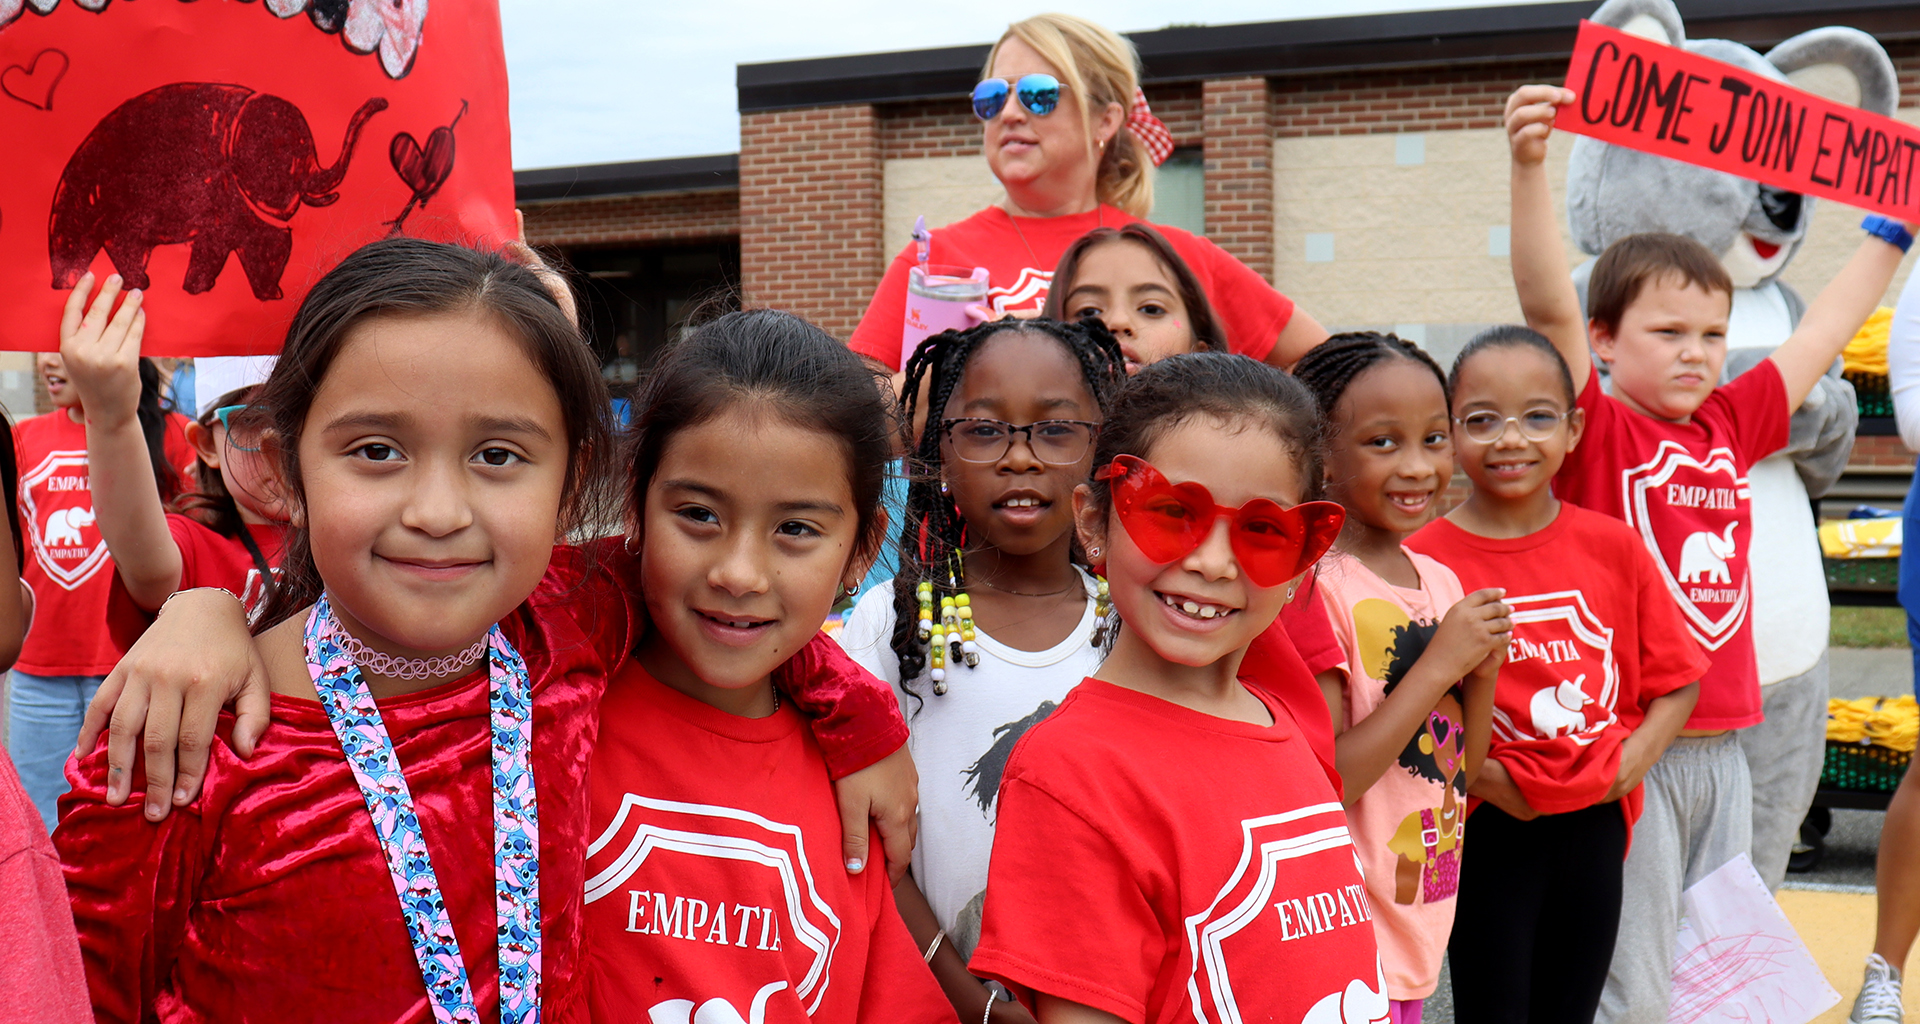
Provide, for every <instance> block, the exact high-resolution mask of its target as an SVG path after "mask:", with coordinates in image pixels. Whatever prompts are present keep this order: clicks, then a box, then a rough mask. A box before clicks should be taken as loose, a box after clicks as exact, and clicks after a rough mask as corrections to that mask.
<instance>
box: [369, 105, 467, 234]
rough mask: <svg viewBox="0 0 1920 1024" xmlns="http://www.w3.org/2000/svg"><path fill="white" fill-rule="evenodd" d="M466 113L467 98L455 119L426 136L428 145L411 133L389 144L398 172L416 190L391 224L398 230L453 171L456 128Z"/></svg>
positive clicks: (391, 156)
mask: <svg viewBox="0 0 1920 1024" xmlns="http://www.w3.org/2000/svg"><path fill="white" fill-rule="evenodd" d="M465 116H467V101H466V100H461V101H460V112H459V113H458V114H455V115H453V120H452V121H450V122H448V123H446V124H443V125H441V126H440V127H438V128H435V129H434V130H433V131H432V132H430V133H428V135H427V145H426V147H425V148H424V149H423V148H421V146H420V143H419V142H418V141H417V140H416V139H414V137H413V134H412V133H411V132H401V133H399V134H398V135H395V136H394V137H393V141H392V142H391V143H388V144H387V159H388V160H389V161H391V162H392V163H393V170H394V173H395V174H398V175H400V180H401V181H404V182H406V183H407V187H408V188H410V189H412V190H413V198H411V199H409V200H407V206H406V209H404V210H401V211H400V216H398V217H395V218H394V219H393V220H392V221H390V222H389V223H391V224H392V225H393V229H394V230H395V231H399V230H400V228H401V226H402V225H404V224H405V223H406V220H407V215H408V214H410V213H412V212H413V211H414V209H415V208H416V207H420V206H425V205H426V204H427V200H428V199H431V198H433V194H434V193H435V192H438V191H440V186H441V185H444V184H446V181H447V176H448V175H450V174H452V173H453V156H454V149H453V146H454V143H453V129H454V127H455V126H456V125H458V124H459V123H460V119H461V118H463V117H465Z"/></svg>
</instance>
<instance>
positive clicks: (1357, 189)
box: [1273, 128, 1583, 355]
mask: <svg viewBox="0 0 1920 1024" xmlns="http://www.w3.org/2000/svg"><path fill="white" fill-rule="evenodd" d="M1403 138H1404V139H1407V140H1409V143H1403V142H1402V141H1401V140H1402V139H1403ZM1415 139H1417V140H1418V141H1417V143H1412V142H1411V140H1415ZM1408 144H1414V145H1418V147H1419V148H1420V149H1421V150H1422V160H1421V162H1419V163H1416V164H1402V163H1399V162H1398V156H1397V154H1398V151H1399V147H1400V146H1402V145H1408ZM1551 153H1552V155H1551V157H1550V160H1549V167H1548V169H1549V177H1550V179H1551V180H1552V182H1553V187H1554V194H1555V196H1563V195H1564V194H1565V184H1566V169H1567V147H1566V146H1564V145H1558V146H1555V147H1554V148H1553V150H1552V151H1551ZM1273 164H1274V170H1273V176H1274V186H1273V196H1274V198H1273V205H1274V283H1275V284H1276V285H1277V286H1278V287H1279V289H1280V290H1281V291H1283V292H1285V293H1287V294H1288V295H1289V296H1291V297H1292V298H1293V300H1294V301H1295V302H1297V303H1299V304H1300V307H1301V308H1302V309H1305V310H1307V311H1308V312H1310V313H1312V314H1313V316H1314V317H1315V318H1316V319H1318V320H1319V321H1320V322H1321V323H1324V324H1326V325H1327V326H1329V327H1332V328H1335V329H1338V328H1342V327H1387V328H1394V327H1400V326H1404V325H1424V335H1425V342H1426V343H1427V344H1428V346H1429V347H1430V348H1433V349H1435V350H1436V352H1438V353H1440V354H1443V355H1447V354H1450V353H1451V352H1452V351H1454V350H1456V349H1457V347H1458V344H1459V343H1460V342H1462V341H1464V340H1465V339H1464V335H1465V334H1466V333H1470V332H1471V331H1472V330H1476V329H1478V328H1479V327H1480V326H1482V325H1485V324H1490V323H1499V322H1503V321H1511V320H1514V319H1515V318H1517V317H1518V316H1519V306H1518V304H1517V303H1516V302H1515V300H1514V296H1513V277H1512V272H1511V270H1510V268H1509V263H1508V260H1507V257H1505V256H1504V255H1493V254H1492V250H1490V248H1489V231H1490V229H1503V230H1504V229H1505V228H1506V226H1507V224H1508V221H1509V220H1510V217H1509V206H1508V190H1507V145H1506V137H1505V134H1504V133H1503V132H1502V131H1501V130H1499V129H1497V128H1496V129H1485V128H1482V129H1469V130H1462V131H1440V132H1423V133H1417V134H1415V135H1405V136H1403V135H1400V134H1367V135H1329V136H1318V137H1293V138H1281V139H1276V140H1275V141H1274V144H1273ZM1556 205H1557V206H1558V205H1559V204H1556ZM1559 213H1560V216H1561V227H1562V230H1563V231H1564V230H1565V217H1566V211H1565V209H1564V207H1563V206H1562V207H1560V209H1559ZM1310 234H1311V235H1329V234H1330V235H1332V236H1333V259H1332V261H1330V262H1324V263H1322V262H1312V263H1310V262H1308V261H1307V258H1306V257H1307V243H1308V237H1307V236H1308V235H1310ZM1568 258H1569V259H1573V260H1576V261H1577V260H1579V259H1582V258H1583V257H1581V256H1579V254H1578V253H1577V252H1575V251H1573V249H1572V247H1571V246H1569V247H1568ZM1406 333H1409V334H1413V335H1416V337H1417V336H1418V335H1420V334H1421V333H1423V332H1421V331H1419V330H1409V331H1407V332H1406Z"/></svg>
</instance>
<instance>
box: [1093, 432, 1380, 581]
mask: <svg viewBox="0 0 1920 1024" xmlns="http://www.w3.org/2000/svg"><path fill="white" fill-rule="evenodd" d="M1094 479H1096V480H1107V481H1111V484H1110V486H1111V487H1112V488H1113V510H1114V512H1115V513H1117V514H1118V515H1119V516H1120V525H1121V526H1123V527H1125V528H1126V531H1127V536H1128V537H1131V538H1133V543H1134V546H1135V547H1138V548H1139V549H1140V553H1141V554H1143V555H1146V556H1147V558H1148V560H1150V561H1153V562H1155V563H1158V564H1162V565H1164V564H1166V563H1169V562H1172V561H1175V560H1177V559H1181V558H1185V557H1186V556H1187V555H1189V554H1192V553H1193V552H1194V550H1195V549H1197V548H1199V547H1200V545H1201V544H1202V543H1204V542H1205V541H1206V539H1207V534H1209V533H1211V532H1212V531H1213V523H1214V520H1216V519H1218V518H1220V517H1221V516H1226V517H1227V518H1228V523H1229V529H1228V539H1229V541H1230V542H1231V543H1232V545H1233V553H1234V555H1235V556H1236V557H1237V558H1239V560H1240V566H1241V568H1242V569H1244V570H1245V571H1246V574H1247V578H1248V579H1250V580H1252V581H1253V582H1254V583H1255V584H1256V585H1258V586H1262V587H1277V586H1279V585H1280V584H1282V583H1285V582H1286V581H1287V580H1290V579H1292V578H1293V577H1295V576H1298V575H1300V574H1301V573H1303V572H1305V571H1307V569H1308V568H1309V567H1310V566H1312V565H1313V563H1315V562H1317V561H1319V560H1320V556H1321V555H1324V554H1326V553H1327V549H1328V548H1330V547H1332V546H1333V542H1334V539H1335V538H1337V537H1339V536H1340V527H1341V525H1342V524H1343V523H1345V522H1346V519H1347V510H1346V509H1344V508H1341V507H1340V505H1339V504H1338V503H1336V502H1331V501H1307V502H1302V503H1300V504H1298V505H1295V506H1293V507H1292V508H1283V507H1281V506H1280V504H1279V503H1278V502H1273V501H1269V500H1267V499H1266V498H1255V499H1253V500H1252V501H1249V502H1247V503H1246V504H1245V505H1242V506H1240V507H1239V508H1229V507H1227V506H1225V505H1220V504H1216V503H1215V502H1214V500H1213V494H1212V492H1210V491H1208V490H1207V489H1206V488H1205V487H1204V486H1202V485H1200V484H1198V483H1195V482H1193V481H1191V480H1189V481H1187V482H1186V483H1180V484H1176V483H1169V482H1168V481H1167V478H1166V477H1165V476H1164V475H1162V474H1161V472H1160V471H1159V470H1157V469H1155V468H1153V466H1152V464H1150V463H1148V462H1146V461H1145V460H1142V459H1138V458H1135V457H1133V456H1131V455H1121V456H1117V457H1115V458H1114V460H1113V461H1112V462H1111V463H1109V464H1108V465H1106V466H1103V467H1101V468H1100V469H1099V470H1098V471H1096V472H1095V473H1094Z"/></svg>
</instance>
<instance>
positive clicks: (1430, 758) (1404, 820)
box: [1294, 332, 1513, 1024]
mask: <svg viewBox="0 0 1920 1024" xmlns="http://www.w3.org/2000/svg"><path fill="white" fill-rule="evenodd" d="M1294 373H1295V374H1297V375H1298V377H1299V379H1300V380H1301V382H1303V383H1304V384H1306V385H1307V387H1309V388H1311V389H1312V390H1313V392H1314V395H1315V397H1316V398H1317V399H1318V400H1319V403H1320V407H1321V408H1322V409H1323V410H1325V413H1326V421H1327V425H1328V431H1329V441H1330V444H1329V446H1328V447H1329V450H1328V456H1327V489H1328V493H1329V495H1330V496H1331V497H1333V498H1334V499H1335V500H1337V501H1339V503H1340V504H1341V505H1343V506H1344V507H1345V508H1346V510H1347V520H1346V527H1345V529H1344V530H1343V531H1342V532H1341V535H1340V539H1339V542H1338V543H1337V544H1336V545H1335V547H1334V550H1333V552H1332V553H1331V554H1329V555H1328V557H1327V558H1326V560H1325V561H1324V562H1322V563H1321V568H1320V576H1319V583H1320V593H1321V597H1322V598H1323V599H1324V600H1325V602H1326V605H1327V612H1328V615H1329V617H1330V618H1331V619H1332V620H1333V629H1334V633H1335V634H1336V635H1337V636H1339V637H1340V640H1341V643H1342V644H1343V645H1344V646H1345V647H1346V651H1347V666H1346V671H1345V673H1344V675H1343V678H1342V679H1341V681H1340V683H1339V685H1336V686H1329V687H1326V688H1325V689H1326V698H1327V704H1328V708H1329V710H1330V711H1331V713H1332V716H1333V723H1334V730H1335V732H1336V733H1337V734H1338V735H1337V738H1336V740H1335V751H1336V754H1335V759H1336V762H1337V764H1338V766H1339V769H1340V775H1341V778H1342V779H1343V780H1344V782H1345V784H1346V794H1345V799H1346V801H1347V803H1348V805H1349V807H1350V813H1351V815H1352V817H1353V828H1354V841H1355V844H1356V845H1357V846H1358V847H1359V851H1360V857H1361V859H1362V861H1363V863H1365V865H1366V872H1367V891H1368V895H1369V897H1370V898H1371V899H1372V902H1373V905H1374V907H1375V909H1376V910H1377V911H1378V912H1379V927H1378V929H1377V930H1378V934H1379V938H1380V959H1381V963H1382V966H1383V967H1384V969H1385V974H1386V981H1387V995H1388V996H1389V997H1390V998H1391V1000H1392V1007H1391V1015H1392V1019H1393V1021H1394V1024H1419V1020H1420V1009H1421V1005H1422V1004H1421V1001H1422V1000H1424V999H1425V998H1426V997H1427V996H1428V995H1431V994H1432V992H1433V990H1434V988H1435V987H1436V985H1437V984H1438V982H1439V978H1440V961H1441V957H1442V955H1443V954H1444V953H1445V951H1446V945H1447V936H1448V935H1449V933H1450V932H1451V931H1452V928H1453V912H1454V905H1455V902H1456V901H1455V895H1456V893H1457V892H1458V889H1459V882H1460V864H1461V857H1462V854H1463V852H1464V850H1463V847H1462V840H1463V838H1464V834H1465V829H1464V822H1465V820H1466V811H1467V808H1466V797H1467V786H1468V785H1469V784H1470V783H1471V781H1472V780H1473V777H1474V776H1475V774H1476V773H1477V772H1478V771H1479V767H1480V762H1481V760H1482V759H1483V758H1484V757H1485V756H1486V752H1487V745H1488V741H1489V736H1490V734H1491V729H1492V708H1493V685H1494V680H1495V678H1496V676H1497V675H1498V672H1499V668H1500V663H1501V661H1502V659H1503V658H1504V656H1505V654H1506V650H1507V640H1508V637H1509V636H1510V634H1511V631H1512V628H1513V626H1512V623H1511V620H1510V619H1509V611H1508V608H1507V606H1506V604H1504V603H1503V602H1502V600H1501V598H1502V597H1503V596H1504V595H1505V591H1502V590H1498V589H1491V588H1490V589H1485V590H1478V591H1475V592H1474V593H1472V594H1466V593H1464V592H1463V591H1462V589H1461V586H1460V581H1459V579H1458V578H1457V577H1455V576H1454V574H1453V572H1452V571H1451V570H1449V569H1448V568H1447V567H1446V566H1444V565H1442V564H1440V563H1439V562H1437V561H1434V560H1433V559H1431V558H1428V557H1426V556H1424V555H1420V554H1415V553H1412V552H1409V551H1408V550H1407V549H1406V548H1404V547H1403V546H1402V545H1401V542H1402V541H1404V540H1405V539H1406V538H1407V537H1408V536H1409V535H1410V534H1412V533H1413V531H1415V530H1417V529H1419V528H1420V527H1421V526H1424V525H1426V523H1427V522H1428V521H1429V520H1430V519H1431V518H1432V517H1433V514H1434V512H1435V511H1436V507H1437V505H1438V504H1439V502H1440V499H1441V492H1442V491H1443V490H1444V489H1445V488H1446V487H1447V484H1448V483H1449V481H1451V480H1452V478H1453V442H1452V434H1451V432H1450V430H1449V428H1450V426H1451V422H1450V420H1449V416H1448V406H1447V391H1446V379H1445V377H1444V375H1442V374H1441V372H1440V368H1439V367H1438V366H1437V365H1435V364H1434V362H1433V360H1432V358H1431V357H1429V356H1428V355H1427V354H1426V353H1425V352H1422V351H1421V350H1420V349H1419V348H1418V347H1417V346H1414V345H1412V344H1410V343H1408V342H1406V341H1403V340H1401V339H1400V338H1397V337H1394V336H1393V335H1390V334H1378V333H1374V332H1355V333H1351V334H1340V335H1335V336H1334V337H1332V338H1330V339H1328V341H1327V342H1326V343H1325V344H1323V345H1321V346H1319V347H1318V348H1316V349H1314V350H1313V351H1312V352H1309V353H1308V354H1307V355H1306V357H1305V358H1303V359H1301V360H1300V363H1299V364H1298V365H1297V366H1295V367H1294Z"/></svg>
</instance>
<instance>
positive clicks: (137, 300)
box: [60, 274, 147, 430]
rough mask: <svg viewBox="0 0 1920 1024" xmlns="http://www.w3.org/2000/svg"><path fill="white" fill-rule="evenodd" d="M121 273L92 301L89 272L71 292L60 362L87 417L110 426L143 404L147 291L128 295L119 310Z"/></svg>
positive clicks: (62, 322)
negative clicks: (142, 341)
mask: <svg viewBox="0 0 1920 1024" xmlns="http://www.w3.org/2000/svg"><path fill="white" fill-rule="evenodd" d="M121 284H122V282H121V280H120V275H118V274H115V275H113V276H111V277H109V278H107V280H106V283H105V284H103V285H101V286H100V294H99V296H98V297H96V298H94V300H93V302H92V304H91V305H89V304H88V302H87V298H88V296H89V295H90V294H91V293H92V292H93V275H92V274H87V275H85V276H83V277H82V278H81V279H80V283H79V284H77V285H75V286H74V289H73V291H72V293H70V294H69V295H68V296H67V306H66V310H65V311H64V313H63V315H62V316H61V318H60V361H61V362H62V363H63V364H65V366H66V371H67V379H68V380H69V381H72V382H73V388H74V390H75V391H78V392H79V393H80V401H81V403H82V404H83V405H84V406H85V407H86V410H87V420H88V421H89V422H92V423H102V424H105V425H107V428H108V429H109V430H111V429H113V428H115V427H118V426H119V425H121V424H124V423H126V422H128V421H129V420H132V419H133V418H134V417H135V416H136V415H138V412H139V405H140V339H141V337H142V336H143V335H144V334H146V331H147V311H146V310H144V309H142V308H140V305H141V297H142V296H141V293H140V292H139V291H138V290H137V289H136V290H134V291H130V292H128V293H126V301H124V302H121V303H120V308H119V310H117V311H116V310H115V309H114V308H113V304H114V300H115V299H118V298H120V287H121Z"/></svg>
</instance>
